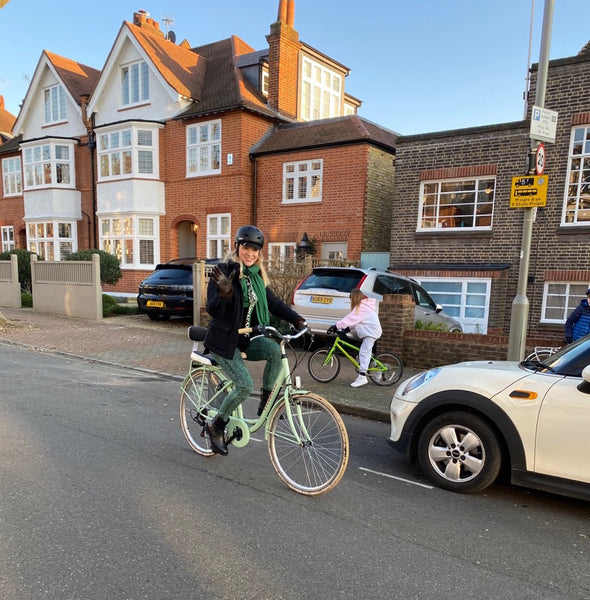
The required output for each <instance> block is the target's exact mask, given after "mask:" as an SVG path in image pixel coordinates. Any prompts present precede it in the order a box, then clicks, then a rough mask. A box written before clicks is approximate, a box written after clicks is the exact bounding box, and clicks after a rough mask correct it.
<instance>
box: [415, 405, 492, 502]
mask: <svg viewBox="0 0 590 600" xmlns="http://www.w3.org/2000/svg"><path fill="white" fill-rule="evenodd" d="M417 451H418V460H419V462H420V466H421V467H422V469H423V471H424V473H425V474H426V476H427V477H428V478H429V479H430V480H431V481H432V482H433V483H434V484H435V485H437V486H439V487H441V488H444V489H447V490H451V491H453V492H461V493H468V492H479V491H481V490H483V489H484V488H486V487H488V486H489V485H491V484H492V483H493V482H494V480H495V479H496V477H497V476H498V473H499V472H500V465H501V451H500V445H499V443H498V439H497V437H496V435H495V434H494V432H493V430H492V428H491V427H490V426H489V425H488V424H487V423H486V422H485V421H484V420H483V419H481V418H480V417H478V416H475V415H472V414H469V413H465V412H459V411H457V412H449V413H443V414H441V415H438V416H437V417H435V418H434V419H432V421H430V422H428V423H427V424H426V425H425V427H424V428H423V430H422V433H421V434H420V438H419V440H418V447H417Z"/></svg>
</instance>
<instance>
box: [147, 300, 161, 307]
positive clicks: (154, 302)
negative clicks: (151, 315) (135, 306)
mask: <svg viewBox="0 0 590 600" xmlns="http://www.w3.org/2000/svg"><path fill="white" fill-rule="evenodd" d="M145 304H146V306H151V307H153V308H164V303H163V302H160V301H159V300H148V301H147V302H146V303H145Z"/></svg>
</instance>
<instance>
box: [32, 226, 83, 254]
mask: <svg viewBox="0 0 590 600" xmlns="http://www.w3.org/2000/svg"><path fill="white" fill-rule="evenodd" d="M63 226H66V227H68V228H69V235H62V228H63ZM26 232H27V250H28V251H29V252H35V254H37V256H40V257H41V258H43V259H44V260H49V261H61V260H63V259H64V257H65V256H67V255H68V254H72V253H73V252H77V250H78V227H77V223H76V221H73V220H72V221H67V220H62V221H60V220H56V219H51V220H43V219H35V220H34V221H27V228H26ZM68 244H69V249H67V250H65V246H66V245H68Z"/></svg>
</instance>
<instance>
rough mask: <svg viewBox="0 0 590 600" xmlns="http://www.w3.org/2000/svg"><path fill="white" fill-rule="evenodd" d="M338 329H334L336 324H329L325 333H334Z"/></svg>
mask: <svg viewBox="0 0 590 600" xmlns="http://www.w3.org/2000/svg"><path fill="white" fill-rule="evenodd" d="M337 331H338V329H336V325H330V327H328V330H327V331H326V333H330V334H331V333H336V332H337Z"/></svg>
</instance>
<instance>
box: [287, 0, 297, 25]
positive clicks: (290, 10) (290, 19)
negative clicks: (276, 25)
mask: <svg viewBox="0 0 590 600" xmlns="http://www.w3.org/2000/svg"><path fill="white" fill-rule="evenodd" d="M286 23H287V25H288V26H289V27H295V0H287V20H286Z"/></svg>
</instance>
